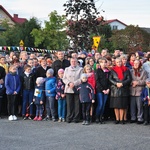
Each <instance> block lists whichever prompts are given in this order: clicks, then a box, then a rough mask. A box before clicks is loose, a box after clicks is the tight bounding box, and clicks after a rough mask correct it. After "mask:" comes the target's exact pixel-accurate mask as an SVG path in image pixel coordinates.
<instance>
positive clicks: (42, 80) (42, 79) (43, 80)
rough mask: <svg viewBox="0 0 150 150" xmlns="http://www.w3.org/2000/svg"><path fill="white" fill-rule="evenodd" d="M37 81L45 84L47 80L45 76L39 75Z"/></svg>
mask: <svg viewBox="0 0 150 150" xmlns="http://www.w3.org/2000/svg"><path fill="white" fill-rule="evenodd" d="M36 82H37V83H39V84H43V83H44V82H45V79H44V78H43V77H38V78H37V79H36Z"/></svg>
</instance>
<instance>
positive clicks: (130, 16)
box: [0, 0, 150, 28]
mask: <svg viewBox="0 0 150 150" xmlns="http://www.w3.org/2000/svg"><path fill="white" fill-rule="evenodd" d="M66 1H67V0H0V5H2V6H3V7H4V8H5V9H6V10H7V11H8V13H9V14H10V15H11V16H13V14H18V15H19V17H20V18H26V19H28V20H29V19H30V18H32V17H36V18H37V19H38V20H39V21H41V23H42V24H44V20H47V21H48V15H49V14H50V13H51V12H52V11H54V10H56V11H57V12H58V14H59V15H63V14H65V12H64V7H63V4H64V3H65V2H66ZM94 1H95V6H96V8H97V9H98V11H99V12H100V15H102V16H103V17H104V19H105V20H111V19H118V20H120V21H121V22H123V23H125V24H127V25H131V24H132V25H135V26H136V25H138V26H139V27H149V28H150V8H149V7H150V0H130V1H125V0H94ZM102 10H104V11H102Z"/></svg>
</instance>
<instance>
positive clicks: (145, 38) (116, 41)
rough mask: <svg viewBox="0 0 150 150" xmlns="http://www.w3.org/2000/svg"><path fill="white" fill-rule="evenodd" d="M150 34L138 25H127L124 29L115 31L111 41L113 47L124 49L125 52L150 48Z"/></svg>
mask: <svg viewBox="0 0 150 150" xmlns="http://www.w3.org/2000/svg"><path fill="white" fill-rule="evenodd" d="M149 41H150V34H148V33H146V32H144V31H143V30H142V29H140V28H139V27H138V26H133V25H130V26H127V27H126V29H124V30H117V31H114V32H113V35H112V37H111V42H112V44H113V47H114V48H115V49H116V48H119V49H123V50H124V52H127V53H128V52H129V51H137V50H144V51H148V49H149Z"/></svg>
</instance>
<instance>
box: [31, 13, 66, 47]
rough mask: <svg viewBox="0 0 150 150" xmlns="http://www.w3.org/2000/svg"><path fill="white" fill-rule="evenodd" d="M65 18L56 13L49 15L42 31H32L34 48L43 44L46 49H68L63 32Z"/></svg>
mask: <svg viewBox="0 0 150 150" xmlns="http://www.w3.org/2000/svg"><path fill="white" fill-rule="evenodd" d="M65 26H66V17H65V16H60V15H58V14H57V12H56V11H53V12H51V13H50V14H49V21H45V28H44V29H39V30H37V29H33V30H32V32H31V35H32V37H34V39H35V42H34V44H35V46H37V47H38V46H39V45H40V44H43V46H44V47H45V48H47V49H52V50H65V49H66V48H67V47H68V39H67V35H66V32H65V31H64V30H65Z"/></svg>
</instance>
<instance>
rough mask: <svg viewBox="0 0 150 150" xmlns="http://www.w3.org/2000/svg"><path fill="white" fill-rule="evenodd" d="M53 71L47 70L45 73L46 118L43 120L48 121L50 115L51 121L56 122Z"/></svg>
mask: <svg viewBox="0 0 150 150" xmlns="http://www.w3.org/2000/svg"><path fill="white" fill-rule="evenodd" d="M53 74H54V70H53V69H48V70H47V72H46V77H47V78H46V81H45V95H46V112H47V116H46V118H45V119H44V120H49V119H50V115H51V116H52V120H53V121H54V122H55V121H56V110H55V95H56V78H55V77H54V76H53Z"/></svg>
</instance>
